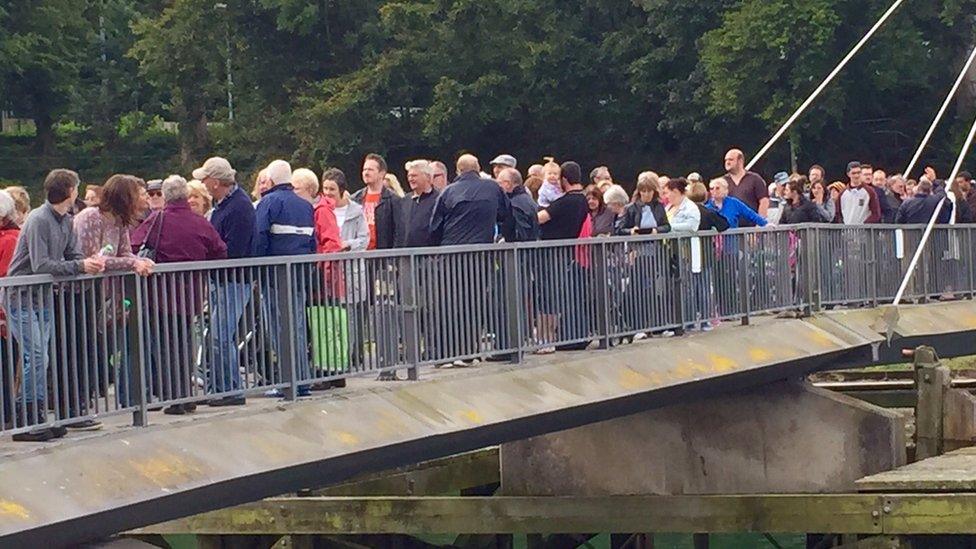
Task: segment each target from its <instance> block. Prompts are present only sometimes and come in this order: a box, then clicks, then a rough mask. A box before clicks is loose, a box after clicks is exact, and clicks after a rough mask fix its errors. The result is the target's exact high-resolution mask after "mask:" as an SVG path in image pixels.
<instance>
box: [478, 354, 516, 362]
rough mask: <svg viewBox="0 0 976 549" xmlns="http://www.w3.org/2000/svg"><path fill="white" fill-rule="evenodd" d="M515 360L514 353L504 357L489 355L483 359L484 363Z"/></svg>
mask: <svg viewBox="0 0 976 549" xmlns="http://www.w3.org/2000/svg"><path fill="white" fill-rule="evenodd" d="M514 359H515V354H514V353H507V354H504V355H491V356H489V357H487V358H485V362H511V361H512V360H514Z"/></svg>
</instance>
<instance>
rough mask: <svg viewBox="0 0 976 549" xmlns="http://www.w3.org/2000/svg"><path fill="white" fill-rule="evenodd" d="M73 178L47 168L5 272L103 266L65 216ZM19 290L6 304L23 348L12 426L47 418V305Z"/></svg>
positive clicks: (70, 271)
mask: <svg viewBox="0 0 976 549" xmlns="http://www.w3.org/2000/svg"><path fill="white" fill-rule="evenodd" d="M79 182H80V180H79V178H78V174H77V173H75V172H73V171H71V170H53V171H52V172H51V173H49V174H48V175H47V178H46V179H45V180H44V192H45V193H46V195H47V201H46V202H45V203H44V205H43V206H41V207H40V208H38V209H36V210H34V211H33V212H31V214H30V215H29V216H28V217H27V221H26V222H25V223H24V227H23V229H22V230H21V232H20V238H19V239H18V240H17V247H16V248H15V249H14V256H13V258H12V259H11V260H10V269H9V271H8V274H7V276H25V275H36V274H50V275H55V276H58V275H77V274H81V273H88V274H98V273H101V272H102V271H104V270H105V260H104V259H103V258H101V257H98V256H96V257H91V258H88V259H85V257H84V255H83V254H82V253H81V250H80V249H79V247H78V239H77V237H76V236H75V233H74V230H73V227H72V219H71V216H70V215H68V213H69V212H70V211H71V207H72V205H74V202H75V199H76V198H77V197H78V184H79ZM23 288H24V290H22V291H17V290H12V291H10V293H8V299H7V303H6V306H7V318H8V322H9V324H10V331H11V333H13V336H14V338H16V339H17V341H18V342H19V343H20V347H21V350H22V352H23V383H22V385H21V389H20V393H19V394H18V395H17V398H16V401H17V411H18V415H19V417H18V418H17V425H16V426H17V427H25V426H28V425H42V424H44V423H46V422H47V418H46V412H47V367H48V362H49V357H48V348H49V347H50V343H51V332H52V331H53V326H54V318H53V317H54V314H53V311H52V310H51V309H52V307H53V303H51V302H50V300H49V299H48V298H46V297H45V294H44V292H41V291H39V289H38V287H37V286H26V287H23ZM24 412H26V413H24ZM57 419H63V418H57ZM64 432H65V431H64V429H63V428H61V427H59V428H56V429H50V428H45V429H35V430H33V431H31V432H28V433H20V434H17V435H14V440H19V441H45V440H50V439H52V438H55V437H60V436H64Z"/></svg>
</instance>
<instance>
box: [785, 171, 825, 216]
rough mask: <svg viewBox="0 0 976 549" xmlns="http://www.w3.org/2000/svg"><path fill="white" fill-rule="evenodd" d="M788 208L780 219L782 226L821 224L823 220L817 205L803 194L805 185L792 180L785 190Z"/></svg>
mask: <svg viewBox="0 0 976 549" xmlns="http://www.w3.org/2000/svg"><path fill="white" fill-rule="evenodd" d="M783 198H784V200H785V201H786V206H785V208H784V209H783V215H782V216H781V217H780V220H779V224H780V225H799V224H800V223H820V222H821V221H823V218H822V217H821V216H820V210H818V209H817V205H816V204H814V203H813V202H811V201H810V199H809V198H807V197H806V195H805V194H804V193H803V183H801V182H800V181H798V180H795V179H794V180H791V181H789V182H788V183H787V184H786V187H785V188H784V189H783Z"/></svg>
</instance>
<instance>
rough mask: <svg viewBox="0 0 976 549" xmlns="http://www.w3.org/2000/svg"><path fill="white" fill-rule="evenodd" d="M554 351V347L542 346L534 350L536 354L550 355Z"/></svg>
mask: <svg viewBox="0 0 976 549" xmlns="http://www.w3.org/2000/svg"><path fill="white" fill-rule="evenodd" d="M555 352H556V348H555V347H543V348H541V349H539V350H537V351H536V352H535V354H537V355H551V354H553V353H555Z"/></svg>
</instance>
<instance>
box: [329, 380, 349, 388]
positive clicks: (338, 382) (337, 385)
mask: <svg viewBox="0 0 976 549" xmlns="http://www.w3.org/2000/svg"><path fill="white" fill-rule="evenodd" d="M332 388H333V389H345V388H346V378H342V379H337V380H335V381H333V382H332Z"/></svg>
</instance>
